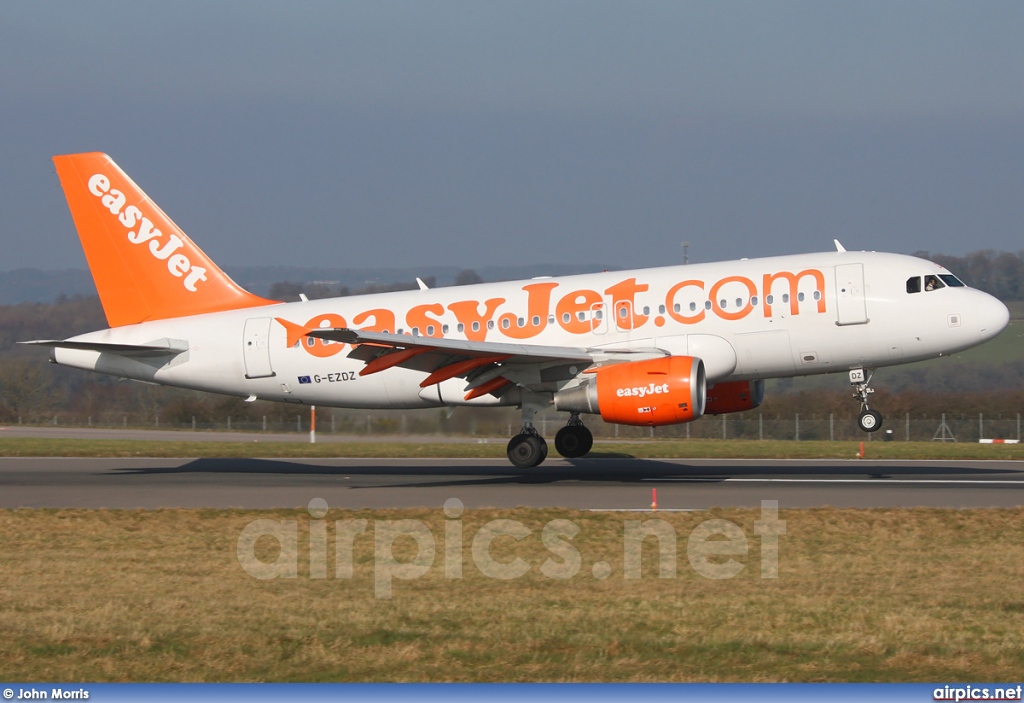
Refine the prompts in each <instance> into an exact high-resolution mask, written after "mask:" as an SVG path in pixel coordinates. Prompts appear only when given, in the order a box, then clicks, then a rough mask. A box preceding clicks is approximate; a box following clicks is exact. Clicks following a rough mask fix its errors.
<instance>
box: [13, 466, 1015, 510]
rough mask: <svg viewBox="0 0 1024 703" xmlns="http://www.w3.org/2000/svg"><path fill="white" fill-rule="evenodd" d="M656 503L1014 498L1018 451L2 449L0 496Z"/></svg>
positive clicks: (976, 504)
mask: <svg viewBox="0 0 1024 703" xmlns="http://www.w3.org/2000/svg"><path fill="white" fill-rule="evenodd" d="M652 488H656V489H657V492H658V505H659V508H660V509H662V510H666V509H668V510H700V509H706V508H710V507H714V506H718V507H758V506H760V504H761V501H762V500H777V501H779V507H780V508H815V507H825V506H833V507H851V508H888V507H918V506H923V507H945V508H990V507H1015V506H1020V505H1024V462H1021V461H991V462H989V461H973V462H972V461H860V460H849V461H830V460H806V461H804V460H738V459H730V460H707V459H671V460H645V459H595V460H586V459H582V460H572V461H568V460H564V459H549V460H548V461H547V462H545V463H544V464H543V465H542V466H540V467H537V468H535V469H528V470H520V469H516V468H514V467H513V466H511V465H510V464H509V463H508V462H506V461H504V460H497V459H495V460H487V459H287V460H286V459H147V458H133V459H96V458H88V459H86V458H47V457H43V458H14V457H8V458H0V508H21V507H30V508H247V509H264V508H300V507H305V506H307V505H308V504H309V501H310V500H312V499H313V498H322V499H324V500H326V501H327V503H328V505H329V506H330V507H332V508H339V509H355V508H407V507H423V508H440V507H441V506H442V505H443V503H444V501H445V500H447V499H449V498H458V499H460V500H461V501H462V502H463V503H464V504H465V505H466V507H467V508H483V507H495V508H514V507H518V506H528V507H536V508H547V507H563V508H577V509H595V510H642V509H647V508H649V507H650V503H651V489H652Z"/></svg>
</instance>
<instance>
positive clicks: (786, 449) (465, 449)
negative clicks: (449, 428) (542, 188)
mask: <svg viewBox="0 0 1024 703" xmlns="http://www.w3.org/2000/svg"><path fill="white" fill-rule="evenodd" d="M168 437H169V439H167V440H153V441H149V440H132V439H51V438H34V437H5V438H0V456H74V457H81V456H86V457H136V456H145V457H174V458H177V457H260V458H299V457H321V458H323V457H352V458H396V459H397V458H415V457H433V458H437V457H441V458H466V459H487V458H491V459H504V458H505V442H506V440H503V439H491V440H490V441H489V442H488V443H486V444H484V443H480V444H476V443H473V444H470V443H466V442H445V441H444V440H443V439H439V440H438V441H437V442H423V443H414V442H380V441H378V442H344V443H342V442H331V443H322V444H304V443H301V442H184V441H176V440H174V439H173V437H174V433H170V432H169V433H168ZM550 445H553V442H549V446H550ZM864 447H865V452H866V456H867V458H869V459H883V460H884V459H938V460H957V459H961V460H963V459H982V460H986V459H987V460H999V459H1005V460H1020V459H1024V444H999V445H993V444H970V443H948V444H947V443H943V442H864ZM857 452H858V442H822V441H809V442H793V441H780V440H767V441H763V442H762V441H757V440H727V441H724V440H717V439H688V440H677V441H671V442H663V441H656V440H651V441H638V442H612V441H600V440H599V441H597V442H596V443H595V445H594V450H593V451H592V452H591V453H590V454H589V455H588V458H593V459H600V458H623V457H636V458H642V459H667V458H689V459H699V458H712V459H714V458H723V459H725V458H728V459H745V458H746V459H852V458H854V457H856V456H857ZM552 456H554V450H553V449H552Z"/></svg>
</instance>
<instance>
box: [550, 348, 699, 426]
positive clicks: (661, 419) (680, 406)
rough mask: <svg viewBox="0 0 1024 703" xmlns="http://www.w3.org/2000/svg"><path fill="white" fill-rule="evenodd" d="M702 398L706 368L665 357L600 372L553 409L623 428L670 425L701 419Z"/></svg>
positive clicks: (565, 393)
mask: <svg viewBox="0 0 1024 703" xmlns="http://www.w3.org/2000/svg"><path fill="white" fill-rule="evenodd" d="M706 397H707V379H706V378H705V376H704V362H703V361H701V360H700V359H698V358H696V357H692V356H666V357H662V358H659V359H648V360H647V361H632V362H628V363H623V364H611V365H609V366H602V367H600V368H598V369H597V370H596V371H594V373H593V378H590V379H587V380H586V381H584V382H583V383H581V384H580V385H578V386H574V387H572V388H568V389H565V390H562V391H559V392H558V393H555V408H557V409H558V410H565V411H569V412H578V413H593V414H600V415H601V417H602V419H604V420H605V421H606V422H616V423H619V424H621V425H644V426H656V425H674V424H678V423H681V422H690V421H691V420H696V419H697V418H699V417H700V416H701V415H703V414H704V401H705V398H706Z"/></svg>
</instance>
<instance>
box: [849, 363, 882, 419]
mask: <svg viewBox="0 0 1024 703" xmlns="http://www.w3.org/2000/svg"><path fill="white" fill-rule="evenodd" d="M872 375H873V374H872V373H871V372H870V371H868V373H867V375H866V376H865V372H864V369H853V370H851V371H850V385H852V386H853V397H854V399H856V400H858V401H860V415H858V416H857V426H858V427H860V428H861V430H863V431H864V432H875V431H876V430H878V429H879V428H881V426H882V413H880V412H878V411H877V410H872V409H871V408H870V406H869V405H868V396H869V395H870V394H872V393H874V392H875V389H874V388H872V387H871V377H872Z"/></svg>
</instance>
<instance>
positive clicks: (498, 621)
mask: <svg viewBox="0 0 1024 703" xmlns="http://www.w3.org/2000/svg"><path fill="white" fill-rule="evenodd" d="M651 517H652V516H650V515H646V514H645V515H638V514H613V513H583V512H576V511H567V510H527V509H520V510H514V511H467V512H466V513H465V514H464V515H463V519H462V526H463V531H464V534H465V546H464V575H463V578H461V579H445V578H444V568H443V553H444V552H443V549H444V534H445V532H444V530H445V528H444V525H443V524H442V523H443V522H444V517H443V515H442V514H441V512H440V511H439V510H438V511H423V510H418V511H416V510H403V511H396V510H392V511H363V512H358V513H355V512H346V511H338V510H335V511H332V512H331V513H330V514H329V515H328V516H327V520H328V521H333V520H341V519H351V518H365V519H368V520H369V521H370V528H369V529H368V531H367V534H366V535H363V536H361V537H359V538H357V539H356V541H355V552H356V559H355V562H356V563H355V572H354V576H353V578H352V579H337V578H334V577H333V576H334V566H335V564H334V559H333V555H334V534H333V528H332V530H331V532H330V536H329V542H328V544H329V549H328V553H329V554H330V555H331V556H330V560H329V565H328V566H329V568H328V575H329V576H330V578H327V579H325V580H314V579H311V578H309V570H308V566H307V564H308V551H307V545H308V535H309V523H310V518H309V516H308V514H306V513H296V512H295V511H266V512H251V511H250V512H243V511H211V510H187V511H186V510H160V511H85V510H60V511H54V510H14V511H0V532H2V534H3V536H4V538H3V542H2V543H0V631H2V632H3V637H2V638H0V679H3V680H8V681H12V680H15V681H16V680H34V681H46V680H63V681H168V680H169V681H328V680H331V681H334V680H338V681H693V680H700V681H740V680H747V681H749V680H753V681H933V680H1013V679H1015V678H1017V677H1019V674H1020V671H1021V670H1022V665H1024V643H1022V642H1021V639H1020V632H1021V631H1022V630H1024V592H1022V591H1021V586H1020V584H1021V578H1022V576H1024V538H1022V535H1024V510H1019V509H1018V510H932V509H914V510H869V511H865V510H832V509H822V510H802V511H783V512H782V514H781V517H782V519H784V520H786V521H787V533H786V534H785V535H783V536H782V537H781V538H780V544H781V557H780V560H779V566H780V569H779V573H780V576H779V578H778V579H774V580H766V579H761V578H760V551H759V550H760V546H759V545H760V543H759V537H758V536H757V535H756V534H755V531H754V521H755V520H757V519H758V518H759V511H756V510H720V511H719V510H716V511H712V512H710V513H684V514H679V513H672V514H669V513H661V514H659V515H658V516H657V517H659V518H661V519H664V520H667V521H669V522H670V523H671V525H672V527H673V528H674V530H675V533H676V534H677V535H678V537H679V556H678V560H677V561H678V575H677V577H676V578H674V579H662V578H658V577H657V572H656V568H657V550H656V547H655V545H654V543H653V540H651V541H650V543H648V544H646V545H645V547H644V555H643V556H644V570H643V577H642V578H640V579H635V580H629V579H625V578H624V577H623V525H624V521H625V520H636V519H649V518H651ZM712 517H720V518H725V519H728V520H731V521H733V522H735V523H736V524H737V525H738V526H739V527H740V528H741V529H742V530H743V531H744V532H745V534H746V535H747V538H748V540H749V546H750V550H749V553H748V554H747V556H739V557H736V558H737V559H738V560H739V561H740V562H742V563H744V564H746V567H745V568H744V569H743V571H742V572H741V573H740V574H739V575H738V576H736V577H735V578H732V579H727V580H708V579H706V578H704V577H702V576H700V575H698V574H697V573H696V572H695V571H694V570H693V569H692V568H691V567H690V565H689V562H688V561H687V558H686V539H687V537H688V536H689V535H690V534H691V532H692V530H693V529H694V527H695V526H696V525H698V524H699V523H700V522H702V521H704V520H707V519H710V518H712ZM256 518H271V519H274V520H281V519H287V520H297V521H298V530H299V545H300V550H301V553H300V556H299V561H298V564H299V572H298V573H299V575H298V577H297V578H294V579H277V580H270V581H261V580H257V579H254V578H252V577H250V576H248V575H247V574H246V573H245V572H244V571H243V569H242V568H241V566H240V565H239V562H238V561H237V558H236V544H237V539H238V535H239V533H240V531H241V530H242V528H243V527H244V526H245V525H246V524H248V523H249V522H250V521H251V520H253V519H256ZM400 518H415V519H419V520H422V521H423V522H424V523H426V524H427V525H428V527H429V528H430V529H431V531H432V533H433V535H434V536H435V539H436V541H437V548H438V554H437V558H436V559H435V561H434V565H433V567H432V568H431V569H430V571H429V572H428V573H427V575H426V576H424V577H422V578H420V579H417V580H410V581H396V582H395V583H394V595H393V598H392V599H390V600H381V599H377V598H375V597H374V571H373V570H374V563H373V561H374V560H373V552H374V547H373V538H372V536H371V534H370V533H372V531H373V529H374V527H373V526H374V521H375V520H393V519H400ZM495 518H509V519H516V520H519V521H521V522H523V523H525V524H526V525H527V526H529V527H530V528H531V529H532V530H533V532H532V534H531V535H530V536H528V537H526V538H524V539H523V540H522V541H520V542H515V541H514V540H513V539H512V538H510V537H502V538H500V539H499V540H497V541H496V542H495V543H494V547H493V549H492V552H493V554H494V555H495V557H496V558H497V559H499V560H501V561H509V560H511V559H512V558H514V557H515V556H519V557H521V558H523V559H525V560H526V561H527V562H528V563H530V564H531V565H532V568H531V570H530V571H529V573H528V574H527V575H526V576H524V577H522V578H519V579H515V580H508V581H503V580H496V579H489V578H485V577H483V576H482V575H481V574H480V572H479V570H478V569H477V568H476V566H475V565H474V562H473V559H472V558H471V557H470V545H471V543H472V538H473V535H474V534H476V532H477V530H478V528H479V527H480V525H482V524H483V523H484V522H486V521H488V520H492V519H495ZM554 519H569V520H572V521H573V522H575V523H576V524H577V525H578V526H579V528H580V532H579V534H578V535H577V536H576V537H575V538H574V539H573V540H572V544H573V545H574V546H575V547H576V548H577V549H578V550H579V552H580V554H581V556H582V569H581V570H580V571H579V573H578V574H576V575H575V576H574V577H573V578H571V579H568V580H555V579H551V578H547V577H545V576H543V575H542V574H541V573H540V571H539V567H540V565H541V564H542V563H543V562H544V560H545V559H546V558H548V557H551V556H552V554H551V553H550V552H549V551H547V549H546V548H545V547H544V546H543V544H542V543H541V536H540V535H541V529H542V527H543V525H545V524H546V523H548V522H549V521H551V520H554ZM257 549H258V550H259V551H260V552H261V556H263V557H264V558H273V557H274V555H275V554H276V549H277V548H276V546H275V544H274V543H273V541H272V540H269V539H268V538H261V540H260V541H259V542H257ZM413 551H414V550H413V543H412V540H411V539H410V538H407V537H403V538H400V539H399V540H398V541H397V542H396V553H398V552H400V553H401V554H403V555H404V556H403V557H402V558H404V559H409V558H411V556H412V553H413ZM715 559H718V560H721V559H723V557H717V558H715ZM602 560H603V561H606V562H608V564H610V565H611V567H612V574H611V576H610V577H609V578H607V579H606V580H598V579H596V578H594V576H593V575H592V570H591V567H592V565H593V564H594V563H595V562H597V561H602ZM556 561H557V560H556Z"/></svg>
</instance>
